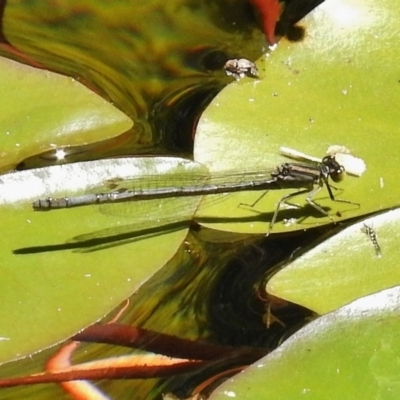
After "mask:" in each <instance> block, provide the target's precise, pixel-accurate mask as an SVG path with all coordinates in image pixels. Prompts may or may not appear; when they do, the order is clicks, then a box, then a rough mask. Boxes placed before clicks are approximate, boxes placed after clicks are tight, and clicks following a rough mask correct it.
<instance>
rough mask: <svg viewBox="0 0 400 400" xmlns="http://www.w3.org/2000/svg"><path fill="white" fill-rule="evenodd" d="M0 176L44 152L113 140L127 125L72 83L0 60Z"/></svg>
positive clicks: (101, 101) (118, 114)
mask: <svg viewBox="0 0 400 400" xmlns="http://www.w3.org/2000/svg"><path fill="white" fill-rule="evenodd" d="M0 70H1V74H0V89H1V98H0V107H1V110H2V116H1V118H0V132H1V150H0V171H6V170H7V169H11V168H13V167H14V166H15V165H17V164H18V163H19V162H21V161H22V160H24V159H25V158H28V157H30V156H32V155H34V154H37V153H42V152H44V151H46V150H50V149H54V148H58V147H64V146H72V145H83V144H87V143H93V142H96V141H101V140H104V139H107V138H110V137H114V136H117V135H119V134H121V133H123V132H125V131H127V130H128V129H129V128H130V127H131V126H132V121H131V120H130V118H128V117H127V116H126V115H125V114H123V113H122V112H121V111H119V110H117V109H116V108H115V107H114V106H112V105H111V104H110V103H109V102H107V101H105V100H104V99H102V98H101V97H100V96H98V95H97V94H95V93H94V92H92V91H90V90H89V89H87V88H86V87H85V86H83V85H82V84H80V83H79V82H77V81H76V80H74V79H72V78H68V77H65V76H61V75H58V74H55V73H53V72H49V71H44V70H40V69H36V68H32V67H28V66H26V65H22V64H19V63H16V62H14V61H10V60H7V59H4V58H0Z"/></svg>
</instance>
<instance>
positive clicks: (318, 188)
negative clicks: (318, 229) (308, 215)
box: [306, 186, 335, 222]
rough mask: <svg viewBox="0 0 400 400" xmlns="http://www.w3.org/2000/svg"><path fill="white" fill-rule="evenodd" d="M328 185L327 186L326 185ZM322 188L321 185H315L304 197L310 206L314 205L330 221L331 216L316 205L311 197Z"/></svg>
mask: <svg viewBox="0 0 400 400" xmlns="http://www.w3.org/2000/svg"><path fill="white" fill-rule="evenodd" d="M328 187H329V186H328ZM321 189H322V186H317V187H316V188H315V189H313V190H311V192H309V193H308V195H307V197H306V201H307V203H308V204H309V205H310V206H311V207H314V208H315V209H316V210H317V211H319V212H320V213H321V214H323V215H325V216H327V217H328V218H329V219H330V220H331V221H332V222H334V221H333V218H332V217H331V216H330V215H329V214H328V213H327V212H326V211H325V210H324V209H323V208H322V207H321V206H320V205H318V204H317V203H316V202H315V201H314V200H313V197H314V196H315V195H316V194H317V193H318V192H319V191H320V190H321ZM332 200H335V198H332Z"/></svg>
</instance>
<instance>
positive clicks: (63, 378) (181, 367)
mask: <svg viewBox="0 0 400 400" xmlns="http://www.w3.org/2000/svg"><path fill="white" fill-rule="evenodd" d="M201 364H202V362H200V361H183V362H181V363H178V364H173V365H162V366H160V365H157V366H151V365H150V366H149V365H146V366H140V367H135V366H127V367H120V368H110V367H107V368H93V369H85V370H73V371H68V372H53V373H48V372H46V373H42V374H35V375H30V376H25V377H18V378H6V379H0V388H5V387H14V386H20V385H35V384H42V383H56V382H67V381H74V380H87V379H92V380H98V379H145V378H155V377H165V376H172V375H175V374H182V373H187V372H190V371H193V370H195V369H196V368H198V367H199V366H200V365H201Z"/></svg>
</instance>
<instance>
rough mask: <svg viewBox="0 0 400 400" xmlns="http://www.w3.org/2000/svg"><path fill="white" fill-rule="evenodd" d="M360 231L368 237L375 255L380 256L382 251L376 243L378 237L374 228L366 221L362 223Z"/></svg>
mask: <svg viewBox="0 0 400 400" xmlns="http://www.w3.org/2000/svg"><path fill="white" fill-rule="evenodd" d="M362 231H363V232H364V233H365V234H366V235H367V236H368V237H369V238H370V240H371V242H372V244H373V246H374V249H375V255H376V256H377V257H378V258H380V257H382V251H381V246H380V245H379V243H378V238H377V236H376V232H375V229H374V228H373V227H372V226H371V225H368V224H366V223H364V227H363V228H362Z"/></svg>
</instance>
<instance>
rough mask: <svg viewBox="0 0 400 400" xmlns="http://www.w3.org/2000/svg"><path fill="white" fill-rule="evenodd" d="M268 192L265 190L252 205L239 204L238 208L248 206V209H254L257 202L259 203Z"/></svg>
mask: <svg viewBox="0 0 400 400" xmlns="http://www.w3.org/2000/svg"><path fill="white" fill-rule="evenodd" d="M268 192H269V190H266V191H265V192H263V193H262V194H261V195H260V196H258V197H257V199H256V200H255V201H254V203H252V204H246V203H239V207H240V206H248V207H249V208H254V207H255V206H256V205H257V204H258V202H259V201H261V200H262V199H263V198H264V197H265V195H266V194H267V193H268Z"/></svg>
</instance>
